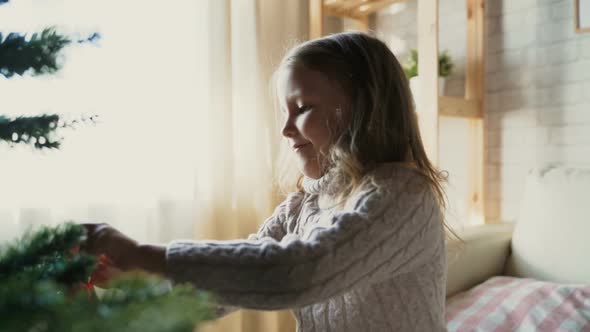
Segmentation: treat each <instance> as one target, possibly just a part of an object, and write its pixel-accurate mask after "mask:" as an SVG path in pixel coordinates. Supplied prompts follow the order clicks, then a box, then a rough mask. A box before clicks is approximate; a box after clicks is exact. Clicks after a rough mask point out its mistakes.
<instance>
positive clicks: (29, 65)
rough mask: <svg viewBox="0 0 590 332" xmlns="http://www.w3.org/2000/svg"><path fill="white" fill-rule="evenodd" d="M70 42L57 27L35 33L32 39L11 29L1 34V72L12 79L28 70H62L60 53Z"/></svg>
mask: <svg viewBox="0 0 590 332" xmlns="http://www.w3.org/2000/svg"><path fill="white" fill-rule="evenodd" d="M70 43H71V40H70V39H68V38H67V37H65V36H62V35H60V34H58V33H57V31H56V30H55V28H54V27H50V28H45V29H43V31H41V33H34V34H33V35H32V36H31V38H29V39H27V36H26V34H25V35H21V34H19V33H16V32H11V33H9V34H8V36H6V38H3V36H2V33H0V74H1V75H4V76H5V77H7V78H10V77H12V76H13V75H15V74H18V75H23V74H24V73H25V72H26V71H27V70H29V69H31V70H32V71H33V74H34V75H41V74H51V73H54V72H56V71H57V70H59V69H60V65H59V64H58V54H59V52H60V51H61V50H62V49H63V48H64V47H65V46H66V45H68V44H70Z"/></svg>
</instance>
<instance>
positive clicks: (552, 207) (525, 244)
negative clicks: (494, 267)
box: [506, 167, 590, 283]
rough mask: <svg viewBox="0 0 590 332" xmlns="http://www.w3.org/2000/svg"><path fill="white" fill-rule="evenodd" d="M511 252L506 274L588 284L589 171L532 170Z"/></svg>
mask: <svg viewBox="0 0 590 332" xmlns="http://www.w3.org/2000/svg"><path fill="white" fill-rule="evenodd" d="M511 247H512V254H511V257H510V258H509V259H508V263H507V271H506V273H507V274H508V275H513V276H518V277H529V278H535V279H539V280H547V281H554V282H564V283H590V169H572V168H564V167H551V168H547V169H544V170H534V171H532V172H531V173H530V174H529V176H528V179H527V184H526V187H525V194H524V197H523V203H522V209H521V212H520V215H519V218H518V219H517V222H516V226H515V229H514V234H513V237H512V243H511Z"/></svg>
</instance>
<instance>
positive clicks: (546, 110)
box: [372, 0, 590, 222]
mask: <svg viewBox="0 0 590 332" xmlns="http://www.w3.org/2000/svg"><path fill="white" fill-rule="evenodd" d="M465 2H466V1H465V0H441V1H439V3H440V8H439V27H440V35H439V45H440V49H441V50H444V49H448V50H449V52H450V54H451V56H452V57H453V59H454V60H455V62H456V65H457V70H456V72H455V74H454V75H453V76H452V78H451V79H450V81H449V82H448V84H447V89H446V91H445V94H447V95H458V96H460V95H462V94H463V89H464V67H465V56H464V54H465V22H466V17H465V15H466V14H465ZM573 3H574V1H573V0H489V1H487V2H486V5H487V8H486V22H487V43H486V48H487V54H486V61H487V63H486V110H485V117H486V139H487V143H486V149H485V151H486V158H487V162H486V167H487V170H486V171H487V179H486V187H487V190H486V206H487V208H486V218H487V219H488V220H489V221H492V222H494V221H513V220H515V218H516V217H517V216H518V208H519V204H520V201H521V197H522V193H523V183H524V178H525V175H526V173H527V171H528V170H529V169H530V168H533V167H543V166H544V165H547V164H550V163H563V164H567V165H572V166H583V167H588V166H590V33H586V34H576V33H575V32H574V23H573V12H574V9H573ZM398 9H399V10H400V11H399V12H397V10H398ZM372 29H374V30H375V32H376V33H377V35H378V36H380V37H381V38H382V39H383V40H384V41H386V42H387V43H388V44H389V46H390V47H391V48H392V49H393V51H394V53H395V54H396V55H397V56H398V58H400V59H405V58H406V54H407V51H408V49H409V48H411V47H416V45H417V37H416V1H415V0H413V1H412V0H410V1H408V2H407V3H405V4H403V5H394V6H392V7H390V8H389V9H386V10H384V11H382V12H380V13H379V14H377V15H376V16H375V17H374V18H373V20H372ZM456 121H457V120H455V122H456ZM460 126H461V125H460V124H457V123H452V121H449V120H443V121H442V123H441V127H442V128H441V136H442V137H441V139H442V143H443V144H442V147H441V150H442V152H441V153H442V155H441V166H442V167H443V168H447V169H449V172H450V177H451V183H453V181H455V182H456V187H459V188H460V187H461V171H460V169H459V168H457V167H460V166H459V165H458V163H456V160H455V158H448V157H445V156H451V155H453V153H455V154H456V150H457V146H456V145H457V144H460V143H461V142H460V140H461V137H465V135H464V134H463V133H461V129H460V128H459V127H460ZM445 142H447V143H445ZM459 148H460V146H459ZM445 159H447V160H445ZM453 161H455V163H454V164H453ZM445 166H449V167H445ZM460 190H461V189H459V191H460ZM459 210H460V207H459Z"/></svg>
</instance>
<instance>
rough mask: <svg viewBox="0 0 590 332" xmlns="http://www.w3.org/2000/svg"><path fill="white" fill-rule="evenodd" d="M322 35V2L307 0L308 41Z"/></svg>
mask: <svg viewBox="0 0 590 332" xmlns="http://www.w3.org/2000/svg"><path fill="white" fill-rule="evenodd" d="M323 35H324V1H323V0H309V39H315V38H319V37H321V36H323Z"/></svg>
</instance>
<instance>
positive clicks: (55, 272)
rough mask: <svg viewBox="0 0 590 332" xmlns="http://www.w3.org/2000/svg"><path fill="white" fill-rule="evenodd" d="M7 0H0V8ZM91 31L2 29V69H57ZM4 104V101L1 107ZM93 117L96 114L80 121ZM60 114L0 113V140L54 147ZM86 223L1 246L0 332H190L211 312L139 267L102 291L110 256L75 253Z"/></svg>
mask: <svg viewBox="0 0 590 332" xmlns="http://www.w3.org/2000/svg"><path fill="white" fill-rule="evenodd" d="M7 2H8V0H0V6H1V5H2V4H5V3H7ZM98 37H99V35H98V34H92V35H91V36H89V37H88V38H86V39H84V40H78V41H73V40H72V39H70V38H68V37H66V36H63V35H60V34H59V33H58V32H57V31H56V29H54V28H47V29H44V30H43V31H41V32H40V33H35V34H32V35H30V36H28V35H26V34H20V33H16V32H11V33H8V34H7V35H6V34H3V33H2V32H0V75H2V76H4V77H6V78H10V77H12V76H14V75H46V74H52V73H55V72H56V71H57V70H59V68H60V65H59V61H58V56H59V53H60V51H61V50H62V49H63V48H64V47H66V46H67V45H69V44H71V43H73V42H78V43H86V42H93V41H95V40H96V39H97V38H98ZM5 106H6V105H5ZM86 120H90V121H94V117H90V118H89V119H81V121H86ZM77 122H79V121H78V120H73V121H70V122H69V123H66V122H64V121H62V120H61V119H60V116H59V115H57V114H43V115H39V116H28V117H17V118H10V117H7V116H3V115H1V114H0V142H7V143H9V144H10V145H11V146H13V145H15V144H29V145H32V146H33V147H34V148H37V149H44V148H49V149H57V148H59V146H60V141H59V140H58V139H55V138H54V136H55V135H54V134H55V132H56V131H57V130H59V129H60V128H65V127H73V126H74V125H75V124H76V123H77ZM85 238H86V235H85V230H84V228H83V226H81V225H78V224H75V223H72V222H67V223H64V224H62V225H59V226H57V227H48V226H42V227H40V228H38V229H32V228H29V230H27V232H26V233H25V234H24V235H23V236H22V237H21V238H19V239H16V240H14V241H13V242H12V243H7V244H2V245H0V332H4V331H19V332H20V331H35V332H44V331H49V332H52V331H65V332H69V331H72V332H73V331H138V332H139V331H141V332H144V331H164V332H167V331H170V332H177V331H178V332H185V331H186V332H189V331H193V330H194V328H195V327H196V326H197V325H198V323H199V322H201V321H203V320H207V319H211V318H212V314H211V313H212V308H211V305H210V303H211V302H210V300H209V299H208V298H207V295H206V294H205V293H202V292H198V291H197V290H195V289H194V288H193V287H192V286H190V285H188V284H183V285H176V286H174V287H171V286H170V283H169V282H168V281H166V280H165V279H163V278H161V277H158V276H155V275H149V274H147V273H142V272H139V271H136V272H129V273H124V274H121V275H120V276H119V277H117V278H115V279H113V280H110V281H105V282H106V285H107V286H106V290H104V291H103V293H102V295H101V296H100V298H99V297H97V296H96V294H95V287H94V282H95V281H96V280H97V279H100V278H103V277H104V276H102V275H101V271H102V270H103V268H104V267H105V265H108V264H109V259H108V257H104V256H102V257H100V258H98V259H97V258H96V257H93V256H90V255H87V254H85V253H83V252H80V250H79V248H80V245H81V244H83V242H84V241H85Z"/></svg>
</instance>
